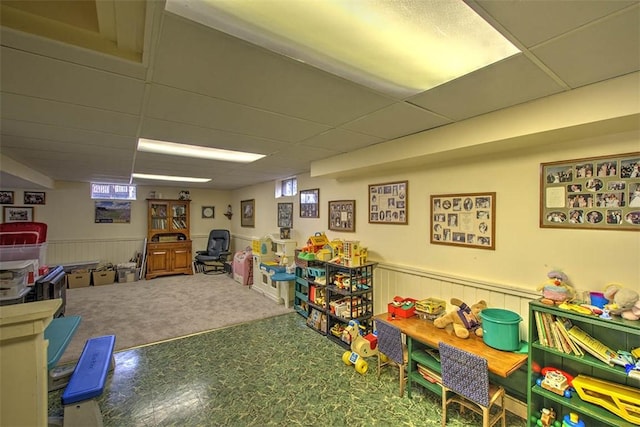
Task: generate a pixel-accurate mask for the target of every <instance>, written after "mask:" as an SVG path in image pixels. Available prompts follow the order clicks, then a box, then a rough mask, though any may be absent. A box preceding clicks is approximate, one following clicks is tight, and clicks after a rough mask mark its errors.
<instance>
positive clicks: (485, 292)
mask: <svg viewBox="0 0 640 427" xmlns="http://www.w3.org/2000/svg"><path fill="white" fill-rule="evenodd" d="M396 295H397V296H401V297H411V298H415V299H418V300H420V299H424V298H429V297H433V298H440V299H442V300H445V301H446V302H447V311H450V310H452V309H453V307H452V306H451V304H450V303H449V300H450V299H451V298H453V297H456V298H459V299H461V300H462V301H464V302H466V303H467V304H469V305H471V304H473V303H475V302H477V301H479V300H485V301H486V302H487V305H488V306H489V307H493V308H503V309H505V310H510V311H513V312H516V313H518V314H520V316H521V317H522V322H520V325H519V326H520V339H521V340H523V341H526V340H528V337H529V332H528V321H529V320H528V319H529V301H531V300H532V299H536V298H539V297H540V293H539V292H536V291H535V289H531V290H523V289H518V288H513V287H509V286H506V285H502V284H496V283H488V282H483V281H479V280H474V279H471V278H468V277H460V276H453V275H449V274H444V273H437V272H432V271H427V270H422V269H418V268H412V267H404V266H398V265H391V264H385V263H383V262H380V263H378V266H377V267H376V269H375V270H374V292H373V298H374V310H375V312H376V313H384V312H386V311H387V304H388V303H389V302H390V301H392V300H393V298H394V297H395V296H396Z"/></svg>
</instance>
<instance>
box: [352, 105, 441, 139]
mask: <svg viewBox="0 0 640 427" xmlns="http://www.w3.org/2000/svg"><path fill="white" fill-rule="evenodd" d="M447 123H451V120H450V119H448V118H446V117H442V116H438V115H436V114H433V113H431V112H429V111H426V110H425V109H423V108H420V107H417V106H415V105H411V104H409V103H407V102H397V103H395V104H393V105H390V106H388V107H385V108H383V109H381V110H378V111H376V112H374V113H371V114H368V115H366V116H363V117H361V118H359V119H356V120H354V121H352V122H349V123H347V124H346V125H344V127H345V128H347V129H349V130H352V131H356V132H361V133H365V134H367V135H373V136H377V137H380V138H384V139H394V138H398V137H400V136H405V135H410V134H413V133H416V132H420V131H423V130H426V129H432V128H434V127H438V126H442V125H445V124H447Z"/></svg>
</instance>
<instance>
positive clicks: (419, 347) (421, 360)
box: [407, 337, 442, 397]
mask: <svg viewBox="0 0 640 427" xmlns="http://www.w3.org/2000/svg"><path fill="white" fill-rule="evenodd" d="M407 350H408V352H409V360H408V366H407V371H408V372H407V379H408V381H407V382H408V384H407V393H408V396H409V397H411V389H412V385H413V384H414V383H415V384H418V385H420V386H422V387H424V388H426V389H427V390H429V391H431V392H433V393H436V394H437V395H440V394H441V393H442V387H441V386H440V384H437V383H435V382H431V381H429V380H427V379H426V378H424V377H423V376H422V375H421V374H420V372H419V371H418V364H420V365H422V366H425V367H427V368H429V369H431V370H432V371H434V372H435V373H437V374H440V372H441V370H440V361H439V360H436V359H435V358H434V357H433V356H432V355H430V354H429V353H427V351H426V350H431V351H437V349H432V348H431V347H429V346H427V345H425V344H423V343H421V342H419V341H416V340H414V339H413V338H411V337H407Z"/></svg>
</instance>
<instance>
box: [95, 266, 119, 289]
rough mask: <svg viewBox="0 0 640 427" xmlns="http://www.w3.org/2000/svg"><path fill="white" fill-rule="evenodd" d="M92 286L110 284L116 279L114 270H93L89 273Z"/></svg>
mask: <svg viewBox="0 0 640 427" xmlns="http://www.w3.org/2000/svg"><path fill="white" fill-rule="evenodd" d="M91 276H92V278H93V286H103V285H110V284H112V283H115V281H116V271H115V270H105V271H94V272H93V273H91Z"/></svg>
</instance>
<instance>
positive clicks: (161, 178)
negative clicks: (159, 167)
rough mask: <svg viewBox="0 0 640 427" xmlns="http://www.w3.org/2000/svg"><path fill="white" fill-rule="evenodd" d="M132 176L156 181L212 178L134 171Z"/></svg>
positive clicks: (200, 180) (207, 179)
mask: <svg viewBox="0 0 640 427" xmlns="http://www.w3.org/2000/svg"><path fill="white" fill-rule="evenodd" d="M131 177H132V178H140V179H153V180H156V181H176V182H209V181H211V178H192V177H189V176H172V175H152V174H147V173H132V174H131Z"/></svg>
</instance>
